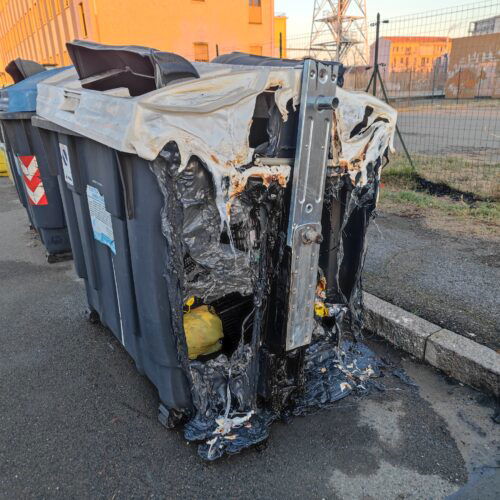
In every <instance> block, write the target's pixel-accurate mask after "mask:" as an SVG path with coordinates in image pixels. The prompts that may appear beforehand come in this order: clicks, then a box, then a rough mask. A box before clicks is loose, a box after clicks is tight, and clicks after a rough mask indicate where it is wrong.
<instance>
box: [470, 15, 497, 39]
mask: <svg viewBox="0 0 500 500" xmlns="http://www.w3.org/2000/svg"><path fill="white" fill-rule="evenodd" d="M469 33H470V34H471V35H473V36H475V35H489V34H492V33H500V16H494V17H488V18H487V19H481V20H480V21H474V22H472V23H470V29H469Z"/></svg>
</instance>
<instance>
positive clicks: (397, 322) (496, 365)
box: [363, 292, 500, 397]
mask: <svg viewBox="0 0 500 500" xmlns="http://www.w3.org/2000/svg"><path fill="white" fill-rule="evenodd" d="M363 299H364V303H365V322H364V328H365V329H366V330H368V331H370V332H373V333H377V334H378V335H380V336H381V337H383V338H385V339H386V340H387V341H389V342H390V343H391V344H393V345H394V346H395V347H398V348H399V349H402V350H403V351H406V352H408V353H409V354H411V355H412V356H414V357H415V358H417V359H420V360H422V361H426V362H427V363H429V364H430V365H432V366H434V367H435V368H438V369H439V370H442V371H443V372H444V373H446V374H447V375H449V376H451V377H453V378H456V379H457V380H459V381H460V382H463V383H464V384H468V385H471V386H473V387H476V388H477V389H481V390H483V391H486V392H489V393H490V394H494V395H495V396H497V397H498V396H500V354H499V353H497V352H495V351H494V350H493V349H490V348H488V347H485V346H483V345H481V344H478V343H477V342H474V341H473V340H470V339H468V338H466V337H462V336H461V335H458V334H457V333H454V332H451V331H450V330H446V329H444V328H441V327H440V326H439V325H435V324H434V323H430V322H429V321H426V320H425V319H422V318H420V317H418V316H416V315H415V314H412V313H409V312H407V311H405V310H404V309H401V308H400V307H397V306H395V305H393V304H390V303H389V302H386V301H384V300H381V299H379V298H378V297H375V296H374V295H371V294H369V293H366V292H364V294H363Z"/></svg>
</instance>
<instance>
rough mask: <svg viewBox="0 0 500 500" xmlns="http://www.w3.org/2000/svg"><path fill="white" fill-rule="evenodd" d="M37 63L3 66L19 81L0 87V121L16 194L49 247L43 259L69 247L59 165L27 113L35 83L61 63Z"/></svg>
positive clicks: (62, 254) (63, 252) (30, 110)
mask: <svg viewBox="0 0 500 500" xmlns="http://www.w3.org/2000/svg"><path fill="white" fill-rule="evenodd" d="M41 68H42V70H43V71H41V70H40V66H39V65H37V64H36V63H33V62H31V61H20V60H16V61H12V62H11V63H10V64H9V65H8V66H7V68H6V69H9V70H10V72H11V73H12V75H13V77H14V79H15V81H17V83H15V84H14V85H11V86H10V87H7V88H5V89H3V90H1V91H0V123H1V126H2V130H3V135H4V139H5V144H6V150H7V158H8V160H9V164H10V165H11V170H12V174H13V180H14V182H15V185H16V189H17V192H18V195H19V199H20V201H21V203H22V204H23V206H24V207H25V208H26V211H27V213H28V217H29V220H30V223H31V225H32V227H33V228H34V229H35V230H36V231H37V233H38V234H39V236H40V239H41V241H42V243H43V245H44V246H45V248H46V250H47V260H48V261H49V262H55V261H57V260H59V259H60V258H67V257H69V256H70V255H71V247H70V242H69V238H68V231H67V228H66V222H65V219H64V212H63V206H62V202H61V196H60V193H59V188H58V183H57V169H56V168H55V167H54V165H53V162H51V161H50V160H49V158H48V157H47V156H46V155H45V154H44V149H43V147H42V145H41V140H40V136H39V133H38V130H37V129H36V128H34V127H32V126H31V117H32V116H33V115H34V113H35V109H36V88H37V84H38V83H39V82H40V81H42V80H44V79H45V78H49V77H51V76H54V75H56V74H58V73H59V72H60V71H61V69H54V70H48V71H46V70H45V68H43V67H41Z"/></svg>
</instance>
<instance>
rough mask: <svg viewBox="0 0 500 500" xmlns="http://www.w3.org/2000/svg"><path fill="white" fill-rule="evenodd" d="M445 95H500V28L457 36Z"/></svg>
mask: <svg viewBox="0 0 500 500" xmlns="http://www.w3.org/2000/svg"><path fill="white" fill-rule="evenodd" d="M445 95H446V97H448V98H460V99H467V98H474V97H500V32H498V33H489V34H486V35H476V36H467V37H463V38H454V39H453V41H452V46H451V52H450V58H449V62H448V75H447V80H446V87H445Z"/></svg>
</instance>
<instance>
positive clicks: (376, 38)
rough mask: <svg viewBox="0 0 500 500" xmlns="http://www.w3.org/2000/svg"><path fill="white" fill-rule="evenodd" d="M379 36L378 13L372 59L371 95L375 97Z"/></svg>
mask: <svg viewBox="0 0 500 500" xmlns="http://www.w3.org/2000/svg"><path fill="white" fill-rule="evenodd" d="M379 35H380V12H377V27H376V31H375V54H374V58H373V73H374V75H375V78H374V79H373V95H374V96H375V97H377V78H378V77H379V74H378V44H379Z"/></svg>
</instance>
